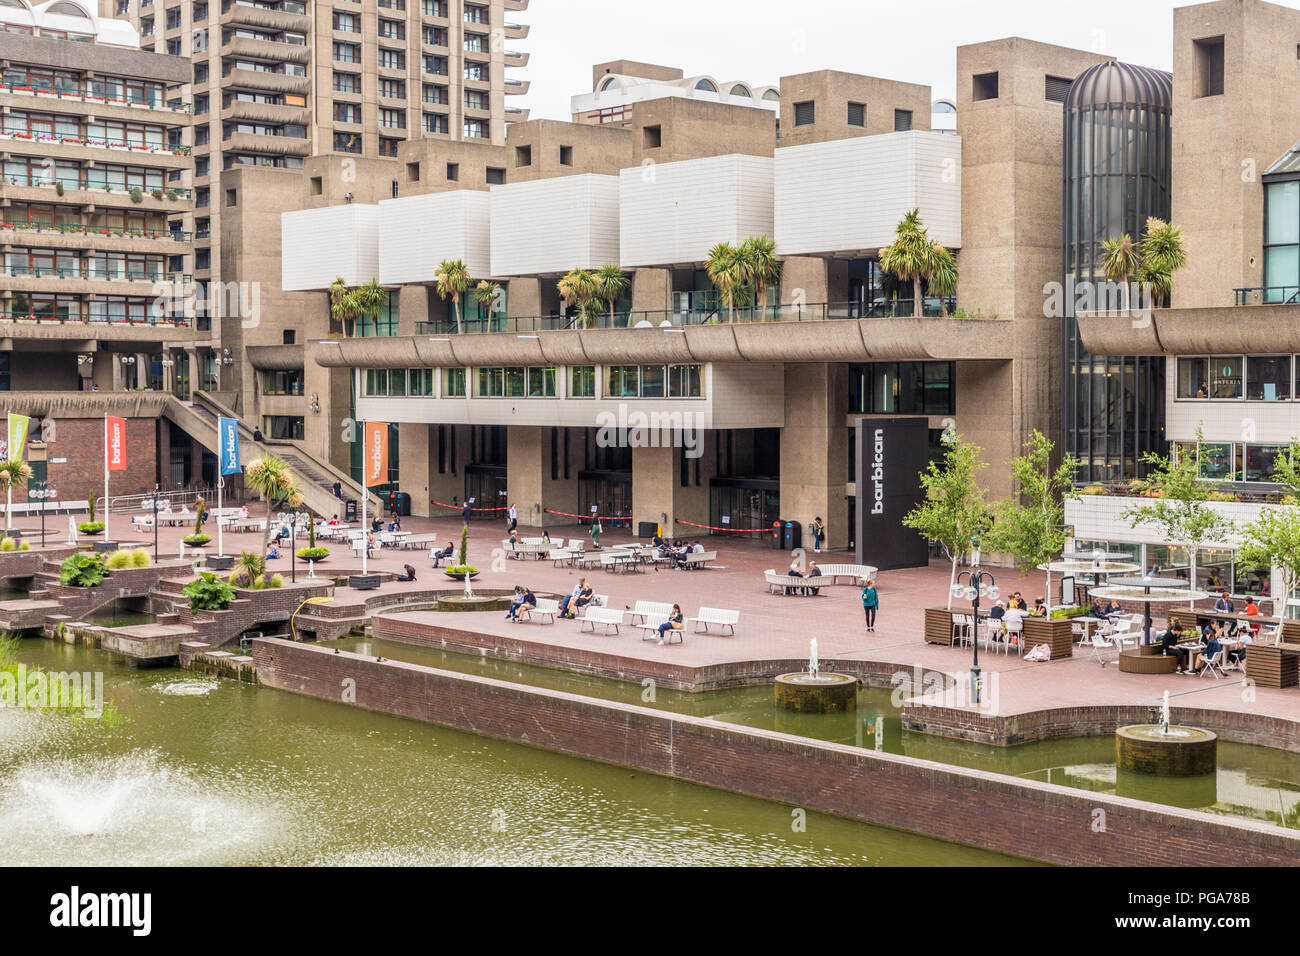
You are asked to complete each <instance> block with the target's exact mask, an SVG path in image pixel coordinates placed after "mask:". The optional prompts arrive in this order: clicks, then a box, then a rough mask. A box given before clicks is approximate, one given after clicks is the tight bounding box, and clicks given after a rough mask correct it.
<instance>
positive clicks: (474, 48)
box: [465, 33, 488, 53]
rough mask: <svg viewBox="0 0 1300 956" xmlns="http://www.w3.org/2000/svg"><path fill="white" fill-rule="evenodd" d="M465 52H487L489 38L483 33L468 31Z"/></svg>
mask: <svg viewBox="0 0 1300 956" xmlns="http://www.w3.org/2000/svg"><path fill="white" fill-rule="evenodd" d="M465 52H466V53H487V52H488V38H487V37H486V36H484V35H483V34H481V33H466V34H465Z"/></svg>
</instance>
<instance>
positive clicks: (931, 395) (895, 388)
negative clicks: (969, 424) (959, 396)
mask: <svg viewBox="0 0 1300 956" xmlns="http://www.w3.org/2000/svg"><path fill="white" fill-rule="evenodd" d="M955 380H956V373H955V370H954V366H953V363H952V362H872V363H869V364H865V365H851V366H849V411H850V412H852V413H858V414H864V415H893V414H903V415H952V414H955V412H956V404H957V403H956V398H955V396H954V394H953V382H954V381H955Z"/></svg>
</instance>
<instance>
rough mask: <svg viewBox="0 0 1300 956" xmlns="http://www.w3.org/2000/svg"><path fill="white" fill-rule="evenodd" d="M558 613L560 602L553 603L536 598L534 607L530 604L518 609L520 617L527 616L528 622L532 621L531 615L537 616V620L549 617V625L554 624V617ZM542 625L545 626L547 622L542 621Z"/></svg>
mask: <svg viewBox="0 0 1300 956" xmlns="http://www.w3.org/2000/svg"><path fill="white" fill-rule="evenodd" d="M559 613H560V602H559V601H553V600H551V599H550V598H538V599H537V606H536V607H534V606H532V605H531V604H525V605H524V606H523V607H521V608H520V609H519V614H520V616H522V615H525V614H527V615H528V619H529V620H530V621H531V620H532V619H533V615H537V617H538V618H539V619H540V618H547V617H549V618H550V619H551V620H550V622H549V623H551V624H554V623H555V615H557V614H559ZM542 623H543V624H545V623H547V622H546V621H545V620H543V621H542Z"/></svg>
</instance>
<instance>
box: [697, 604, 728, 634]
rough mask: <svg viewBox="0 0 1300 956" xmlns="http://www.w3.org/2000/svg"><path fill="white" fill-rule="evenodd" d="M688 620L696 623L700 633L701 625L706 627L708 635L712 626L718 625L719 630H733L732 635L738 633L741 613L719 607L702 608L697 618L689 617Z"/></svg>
mask: <svg viewBox="0 0 1300 956" xmlns="http://www.w3.org/2000/svg"><path fill="white" fill-rule="evenodd" d="M686 620H688V621H694V622H695V630H696V631H697V632H698V631H699V629H700V625H701V624H703V625H704V632H705V633H706V634H707V633H708V631H709V625H710V624H716V625H717V626H718V628H719V629H721V628H724V627H729V628H731V633H732V634H735V633H736V625H737V624H739V623H740V612H739V611H728V610H725V609H724V608H719V607H702V608H700V613H699V614H697V615H695V617H688V618H687V619H686Z"/></svg>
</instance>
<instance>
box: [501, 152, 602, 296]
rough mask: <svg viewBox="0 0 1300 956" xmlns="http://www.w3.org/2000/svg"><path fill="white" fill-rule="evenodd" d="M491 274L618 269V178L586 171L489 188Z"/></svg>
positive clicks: (502, 276) (505, 276)
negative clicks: (579, 173)
mask: <svg viewBox="0 0 1300 956" xmlns="http://www.w3.org/2000/svg"><path fill="white" fill-rule="evenodd" d="M491 205H492V229H491V246H492V275H493V276H495V277H498V278H508V277H510V276H528V275H555V274H562V273H565V272H568V271H569V270H570V269H599V268H600V267H601V266H606V265H617V264H618V262H619V254H618V177H617V176H603V175H598V174H596V173H585V174H582V175H578V176H563V177H561V178H559V179H539V180H536V181H533V182H524V183H508V184H506V185H504V186H493V187H492V191H491Z"/></svg>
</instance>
